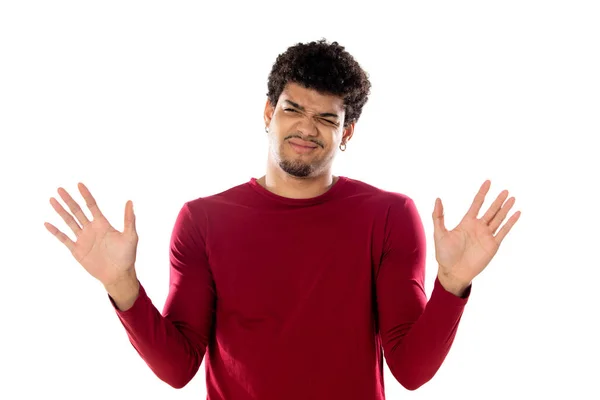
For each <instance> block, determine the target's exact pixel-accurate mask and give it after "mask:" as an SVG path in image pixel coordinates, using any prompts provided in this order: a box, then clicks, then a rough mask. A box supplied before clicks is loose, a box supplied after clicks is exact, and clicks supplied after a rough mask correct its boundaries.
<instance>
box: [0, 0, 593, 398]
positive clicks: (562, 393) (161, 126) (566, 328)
mask: <svg viewBox="0 0 600 400" xmlns="http://www.w3.org/2000/svg"><path fill="white" fill-rule="evenodd" d="M214 3H216V2H213V3H211V5H200V2H189V1H188V2H156V1H144V2H141V1H137V2H133V1H103V2H83V1H70V2H67V1H52V2H50V1H44V2H42V1H38V2H33V1H24V0H23V1H4V2H2V3H1V5H0V134H1V141H0V152H1V158H0V163H1V165H0V167H1V168H0V173H1V178H2V187H1V197H0V201H1V202H2V204H1V207H0V213H1V215H0V224H1V229H0V235H1V241H0V245H1V246H2V248H1V252H0V257H1V262H0V271H1V275H0V284H1V286H2V290H1V291H0V296H1V297H0V301H1V302H0V304H1V307H2V316H1V319H0V324H1V329H0V335H2V339H1V340H0V369H1V373H0V380H1V383H0V398H2V399H7V400H8V399H33V398H39V399H41V398H59V397H60V398H65V399H71V398H79V399H83V398H85V399H102V398H111V399H127V398H140V399H148V400H149V399H202V398H205V393H206V392H205V377H204V366H202V367H201V369H200V371H199V373H198V375H197V376H196V377H195V378H194V379H193V380H192V382H191V383H190V384H188V386H186V387H185V388H184V389H181V390H176V389H173V388H171V387H169V386H168V385H166V384H165V383H163V382H162V381H160V380H159V379H158V378H156V377H155V376H154V375H153V373H152V372H151V371H150V369H149V368H148V367H147V366H146V365H145V363H144V362H143V360H142V359H141V358H140V357H139V356H138V354H137V353H136V352H135V350H134V348H133V347H132V346H131V345H130V343H129V342H128V339H127V337H126V333H125V331H124V329H123V328H122V326H121V325H120V323H119V321H118V319H117V317H116V315H115V313H114V311H113V309H112V308H111V305H110V304H109V302H108V299H107V297H106V294H105V292H104V290H103V288H102V286H101V284H100V283H99V282H97V281H95V280H94V279H93V278H92V277H91V276H89V275H88V274H87V273H86V272H85V271H84V270H83V268H81V267H80V266H79V264H77V263H76V262H75V261H74V259H73V258H72V256H71V255H70V253H69V252H68V250H67V249H66V248H65V247H64V246H63V245H62V244H60V243H59V242H58V241H57V240H56V239H55V238H54V237H53V236H52V235H51V234H50V233H48V232H47V231H46V229H45V228H44V225H43V223H44V222H45V221H49V222H52V223H54V224H56V225H57V226H58V227H59V228H60V229H63V230H64V231H65V232H69V233H70V231H68V228H67V227H66V225H65V224H64V222H62V220H61V219H60V218H59V217H58V215H56V213H55V212H54V211H53V210H52V208H51V206H50V204H49V202H48V199H49V198H50V197H51V196H57V194H56V188H57V187H59V186H63V187H65V188H66V189H67V190H68V191H69V192H70V193H72V194H73V195H75V196H76V199H78V200H79V199H81V197H80V194H79V193H78V192H77V187H76V184H77V182H79V181H82V182H84V183H86V184H87V185H88V187H89V188H90V189H91V191H92V193H93V194H94V195H95V196H96V198H97V200H98V202H99V204H100V206H101V208H102V209H103V211H104V213H105V214H106V215H107V217H108V218H109V220H110V221H112V222H113V224H114V225H115V227H117V229H121V228H122V226H123V211H124V205H125V202H126V201H127V200H128V199H132V200H133V202H134V204H135V210H136V215H137V221H138V232H139V235H140V243H139V247H138V262H137V271H138V275H139V278H140V280H141V282H142V283H143V284H144V286H145V287H146V289H147V291H148V293H149V295H150V297H151V299H152V301H153V303H154V304H155V305H156V306H157V307H158V308H159V309H162V306H163V304H164V301H165V298H166V295H167V290H168V241H169V237H170V234H171V229H172V227H173V223H174V221H175V216H176V214H177V212H178V211H179V209H180V207H181V205H182V204H183V202H185V201H188V200H190V199H193V198H196V197H200V196H204V195H209V194H213V193H216V192H218V191H222V190H225V189H227V188H229V187H231V186H234V185H237V184H240V183H243V182H246V181H247V180H248V179H249V178H250V177H252V176H254V177H260V176H261V175H262V174H263V173H264V170H265V162H266V154H267V153H266V150H267V141H266V137H265V134H264V130H263V129H264V124H263V116H262V113H263V109H264V104H265V100H266V91H267V86H266V83H267V75H268V72H269V71H270V68H271V66H272V64H273V62H274V61H275V58H276V56H277V55H278V54H279V53H281V52H283V51H285V49H286V48H287V47H288V46H291V45H293V44H295V43H297V42H306V41H311V40H317V39H320V38H322V37H325V38H326V39H328V40H330V41H333V40H337V41H338V42H340V44H342V45H344V46H345V47H346V49H347V50H348V51H349V52H350V53H352V54H353V55H354V56H355V57H356V59H357V60H358V61H359V63H361V65H362V66H363V67H364V68H365V70H367V72H368V73H369V75H370V77H371V81H372V84H373V89H372V95H371V98H370V100H369V102H368V103H367V105H366V106H365V108H364V112H363V115H362V117H361V119H360V121H359V123H358V124H357V126H356V131H355V135H354V138H353V139H352V140H351V141H350V142H349V144H348V150H347V151H346V152H345V153H340V154H339V155H338V158H337V159H336V163H335V171H334V172H335V173H336V174H341V175H345V176H350V177H352V178H356V179H361V180H364V181H366V182H368V183H371V184H373V185H376V186H379V187H381V188H383V189H388V190H393V191H398V192H402V193H405V194H408V195H409V196H411V197H412V198H413V199H414V200H415V202H416V204H417V206H418V208H419V211H420V212H421V214H422V218H423V221H424V224H425V229H426V230H427V234H428V237H429V238H430V242H429V250H428V257H429V259H428V261H429V262H428V273H427V290H428V293H430V291H431V289H432V285H433V280H434V277H435V273H436V264H435V258H434V254H433V239H432V223H431V212H432V211H433V205H434V200H435V197H436V196H440V197H441V198H442V200H443V201H444V205H445V210H446V222H447V225H448V227H449V228H452V227H454V225H455V224H456V223H457V222H458V221H459V220H460V218H461V217H462V216H463V214H464V212H466V210H467V208H468V206H469V205H470V203H471V200H472V198H473V195H474V194H475V192H476V191H477V189H478V188H479V185H480V184H481V183H482V182H483V181H484V180H485V179H491V181H492V187H491V192H490V196H489V198H488V200H487V201H486V204H485V205H484V207H485V208H487V205H488V204H489V203H490V202H491V200H492V199H493V197H495V196H496V195H497V194H498V193H499V192H500V191H501V190H502V189H508V190H509V191H510V195H514V196H516V199H517V202H516V206H515V208H514V210H515V211H516V210H521V211H522V213H523V214H522V216H521V220H520V221H519V222H518V223H517V225H516V226H515V228H514V229H513V231H512V232H511V233H510V235H509V236H508V237H507V239H506V240H505V242H504V243H503V245H502V246H501V248H500V251H499V253H498V255H497V256H496V258H495V259H494V260H493V261H492V263H491V264H490V265H489V267H488V269H486V270H485V271H484V272H483V273H482V274H481V275H480V276H479V277H477V278H476V280H475V282H474V286H473V292H472V296H471V299H470V302H469V304H468V306H467V308H466V310H465V314H464V317H463V320H462V323H461V325H460V327H459V331H458V334H457V337H456V341H455V343H454V346H453V348H452V350H451V352H450V354H449V356H448V358H447V359H446V361H445V363H444V365H443V366H442V368H441V369H440V370H439V372H438V374H437V375H436V376H435V377H434V378H433V379H432V380H431V381H430V382H429V383H427V384H426V385H425V386H423V387H421V388H420V389H418V390H417V391H415V392H409V391H406V390H405V389H403V388H402V387H401V386H400V385H399V384H398V383H397V382H396V381H394V379H393V377H392V376H391V375H389V373H388V374H387V375H386V393H387V395H388V398H390V399H441V398H444V399H461V400H467V399H482V398H486V399H495V398H498V399H500V398H519V399H521V398H522V399H525V398H545V397H546V396H550V395H558V396H559V397H561V398H567V396H568V397H569V398H572V399H594V398H595V399H598V398H600V390H599V389H598V388H597V375H598V371H599V367H598V364H597V360H598V359H599V357H600V354H599V353H600V352H599V345H598V337H600V331H599V328H598V324H597V322H598V315H599V313H598V305H599V301H598V297H597V292H596V291H597V287H598V283H597V278H598V268H599V267H600V265H599V264H600V263H599V261H598V239H599V233H598V232H599V230H598V226H599V222H600V212H599V207H598V196H597V193H598V190H597V188H598V171H600V168H599V161H598V159H599V156H598V154H597V153H598V145H597V144H593V143H597V141H598V136H599V134H600V115H599V114H600V95H599V93H600V79H599V76H600V73H599V71H600V59H599V54H600V52H599V49H600V28H599V26H600V24H599V23H598V21H599V20H600V14H599V13H598V10H597V9H596V8H595V7H594V6H593V3H594V2H592V1H589V2H583V1H562V2H559V1H544V2H542V1H539V2H533V1H523V0H520V1H503V2H483V1H470V2H466V1H453V2H418V3H417V2H411V3H401V4H400V5H396V6H393V7H394V8H392V6H390V5H388V6H383V5H382V4H383V3H382V2H376V1H368V2H360V3H358V2H357V3H354V4H353V3H349V2H346V1H319V2H312V1H301V2H295V1H291V2H271V3H264V2H261V3H257V2H247V3H243V2H241V1H239V2H237V4H236V3H235V2H234V3H231V2H230V3H226V4H223V5H215V4H214ZM71 237H73V235H72V234H71ZM386 373H387V371H386Z"/></svg>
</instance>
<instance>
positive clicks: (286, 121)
mask: <svg viewBox="0 0 600 400" xmlns="http://www.w3.org/2000/svg"><path fill="white" fill-rule="evenodd" d="M324 114H326V115H324ZM328 114H334V115H328ZM344 119H345V112H344V104H343V100H342V99H341V98H339V97H337V96H333V95H329V94H325V93H319V92H317V91H315V90H311V89H306V88H304V87H302V86H300V85H298V84H295V83H289V84H288V85H286V87H285V90H284V91H283V93H282V94H281V96H280V97H279V99H278V101H277V104H271V103H270V102H269V101H268V100H267V103H266V105H265V111H264V121H265V125H266V126H267V127H268V129H269V132H268V135H269V155H268V158H267V169H266V174H265V175H264V176H262V177H261V178H259V179H258V183H259V184H260V185H262V186H263V187H265V188H266V189H268V190H270V191H271V192H273V193H275V194H277V195H280V196H284V197H288V198H296V199H300V198H310V197H315V196H318V195H320V194H322V193H324V192H326V191H327V190H328V189H329V188H330V187H331V186H332V185H333V184H334V183H335V182H336V181H337V179H338V177H335V176H333V175H332V172H331V171H332V164H333V161H334V159H335V155H336V153H337V151H339V145H340V144H341V143H347V142H348V141H349V140H350V139H351V138H352V135H353V133H354V127H355V122H354V121H352V122H351V123H348V124H346V126H345V125H344V122H345V120H344ZM294 142H295V143H299V144H302V145H304V146H312V147H313V148H312V149H309V151H307V150H306V149H304V150H302V147H294V146H293V143H294ZM490 185H491V182H490V181H489V180H486V181H485V182H484V183H483V184H482V185H481V187H480V188H479V190H478V192H477V193H476V195H475V198H474V199H473V202H472V204H471V206H470V208H469V210H468V211H467V213H466V214H465V216H464V217H463V219H462V220H461V222H460V223H459V224H458V225H457V226H456V227H455V228H454V229H452V230H448V229H447V228H446V226H445V224H444V209H443V205H442V201H441V199H439V198H437V199H436V201H435V206H434V210H433V213H432V218H433V226H434V241H435V254H436V260H437V262H438V278H439V280H440V283H441V284H442V286H443V287H444V288H445V289H446V290H447V291H449V292H451V293H453V294H454V295H456V296H463V295H464V294H465V291H466V290H467V288H468V287H469V285H470V284H471V282H472V280H473V279H474V278H475V277H476V276H477V275H479V274H480V273H481V272H482V271H483V270H484V269H485V268H486V267H487V265H488V264H489V263H490V261H491V260H492V258H493V257H494V256H495V254H496V253H497V251H498V249H499V247H500V244H501V243H502V241H503V240H504V238H505V237H506V236H507V234H508V233H509V232H510V230H511V229H512V227H513V226H514V224H515V223H516V222H517V220H518V219H519V217H520V215H521V212H520V211H517V212H515V213H513V214H512V216H511V217H510V218H508V220H507V219H506V218H507V216H508V213H509V211H510V209H511V208H512V207H513V205H514V204H515V198H514V197H511V198H508V191H507V190H503V191H501V192H500V194H499V195H498V196H497V197H496V199H495V200H494V201H493V202H492V204H491V205H490V207H489V208H488V210H487V211H486V212H485V213H484V214H483V215H482V216H481V217H479V216H478V215H479V213H480V210H481V207H482V204H483V203H484V201H485V197H486V195H487V193H488V191H489V189H490ZM78 189H79V192H80V193H81V195H82V197H83V199H84V200H85V203H86V205H87V208H88V209H89V210H90V212H91V215H92V219H91V220H90V219H88V218H87V216H86V215H85V214H84V212H83V211H82V209H81V207H80V206H79V204H78V203H77V202H76V201H75V200H74V199H73V198H72V197H71V196H70V195H69V193H68V192H67V191H66V190H65V189H63V188H58V194H59V196H60V197H61V198H62V200H63V201H64V203H65V204H66V205H67V207H68V208H69V211H70V212H69V211H67V210H66V209H65V208H64V207H63V206H62V205H61V204H60V203H59V202H58V201H57V200H56V199H55V198H53V197H52V198H50V204H51V206H52V207H53V208H54V210H55V211H56V212H57V214H58V215H59V216H60V217H61V218H62V220H63V221H64V222H65V223H66V224H67V226H68V227H69V228H70V229H71V231H72V232H73V234H74V235H75V240H72V239H71V238H69V237H68V236H67V235H66V234H64V233H63V232H61V231H60V230H59V229H58V228H56V227H55V226H54V225H52V224H51V223H49V222H45V223H44V225H45V227H46V229H47V230H48V231H49V232H50V233H51V234H52V235H54V236H55V237H56V238H57V239H58V240H59V241H60V242H61V243H63V244H64V245H65V246H66V247H67V248H68V249H69V251H70V252H71V254H72V255H73V257H74V258H75V259H76V260H77V262H79V263H80V264H81V265H82V266H83V268H84V269H85V270H86V271H87V272H88V273H90V275H92V276H93V277H94V278H96V279H97V280H99V281H100V282H101V283H102V284H103V285H104V287H105V289H106V291H107V292H108V294H109V295H110V296H111V297H112V298H113V300H114V301H115V304H116V306H117V307H118V308H119V309H121V310H123V311H125V310H127V309H129V308H131V306H132V305H133V304H134V302H135V300H136V299H137V297H138V294H139V282H138V280H137V276H136V272H135V260H136V251H137V244H138V235H137V231H136V227H135V215H134V212H133V202H132V201H131V200H129V201H127V203H126V204H125V217H124V230H123V231H122V232H121V231H117V230H116V229H115V228H114V227H113V226H112V225H111V224H110V223H109V221H108V220H107V219H106V218H105V217H104V215H103V214H102V212H101V211H100V208H99V207H98V205H97V204H96V200H95V199H94V197H93V196H92V194H91V192H90V191H89V190H88V188H87V187H86V186H85V185H84V184H83V183H79V184H78ZM507 198H508V200H507Z"/></svg>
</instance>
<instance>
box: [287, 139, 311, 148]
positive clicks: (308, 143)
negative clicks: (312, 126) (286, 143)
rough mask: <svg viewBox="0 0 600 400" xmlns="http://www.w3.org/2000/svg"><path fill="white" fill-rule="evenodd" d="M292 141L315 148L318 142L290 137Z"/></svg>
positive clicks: (298, 144)
mask: <svg viewBox="0 0 600 400" xmlns="http://www.w3.org/2000/svg"><path fill="white" fill-rule="evenodd" d="M290 143H292V144H295V145H296V146H300V147H308V148H311V149H314V148H316V147H317V145H316V144H314V143H313V142H307V141H305V140H302V139H290Z"/></svg>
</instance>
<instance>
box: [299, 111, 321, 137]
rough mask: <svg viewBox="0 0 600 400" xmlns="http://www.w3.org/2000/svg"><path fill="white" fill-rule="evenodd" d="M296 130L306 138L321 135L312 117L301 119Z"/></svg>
mask: <svg viewBox="0 0 600 400" xmlns="http://www.w3.org/2000/svg"><path fill="white" fill-rule="evenodd" d="M296 128H297V129H298V131H299V132H300V133H301V134H302V135H304V136H310V137H314V136H318V135H319V131H318V129H317V125H316V124H315V121H313V119H312V118H311V117H310V116H305V117H304V118H301V119H300V121H299V122H298V126H297V127H296Z"/></svg>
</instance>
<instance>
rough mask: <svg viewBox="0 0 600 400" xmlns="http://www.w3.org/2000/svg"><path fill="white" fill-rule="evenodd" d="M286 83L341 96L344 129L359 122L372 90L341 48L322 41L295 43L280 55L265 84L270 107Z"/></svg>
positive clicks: (336, 44)
mask: <svg viewBox="0 0 600 400" xmlns="http://www.w3.org/2000/svg"><path fill="white" fill-rule="evenodd" d="M288 82H294V83H297V84H300V85H302V86H304V87H305V88H307V89H314V90H316V91H318V92H321V93H324V94H331V95H334V96H339V97H341V98H342V99H343V100H344V107H345V111H346V118H345V121H344V127H347V126H348V125H349V124H350V123H352V122H356V121H358V119H359V117H360V114H361V113H362V109H363V106H364V105H365V104H366V103H367V100H368V98H369V94H370V89H371V82H370V81H369V76H368V74H367V73H366V72H365V71H364V70H363V69H362V68H361V66H360V65H359V64H358V62H356V60H354V57H352V55H350V53H348V52H347V51H346V50H345V48H344V46H341V45H339V44H338V42H332V43H327V41H326V40H325V39H324V38H323V39H320V40H319V41H313V42H310V43H297V44H295V45H294V46H291V47H289V48H288V49H287V50H286V51H285V52H284V53H282V54H279V56H278V57H277V59H276V60H275V63H274V64H273V68H272V69H271V72H270V73H269V79H268V84H267V87H268V92H267V97H268V99H269V101H270V102H271V104H272V105H273V106H275V105H276V104H277V100H278V99H279V96H280V95H281V92H283V89H284V88H285V85H286V84H287V83H288Z"/></svg>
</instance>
